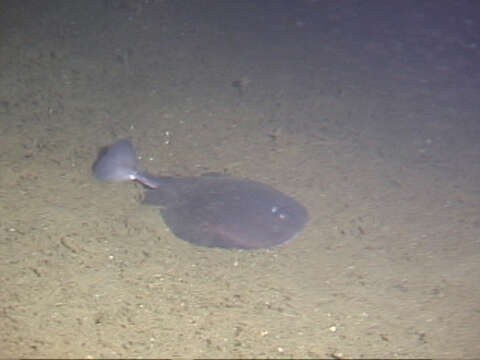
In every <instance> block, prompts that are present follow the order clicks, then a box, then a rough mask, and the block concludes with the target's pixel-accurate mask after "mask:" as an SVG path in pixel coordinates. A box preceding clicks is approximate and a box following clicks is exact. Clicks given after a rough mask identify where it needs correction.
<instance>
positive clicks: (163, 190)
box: [144, 176, 308, 249]
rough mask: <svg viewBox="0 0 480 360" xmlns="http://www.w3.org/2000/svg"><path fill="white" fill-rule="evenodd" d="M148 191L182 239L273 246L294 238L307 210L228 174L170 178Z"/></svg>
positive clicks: (211, 243)
mask: <svg viewBox="0 0 480 360" xmlns="http://www.w3.org/2000/svg"><path fill="white" fill-rule="evenodd" d="M163 181H164V185H163V186H161V187H159V188H157V189H152V190H147V191H146V193H145V198H144V203H146V204H149V205H156V206H160V207H161V210H160V211H161V213H162V216H163V218H164V220H165V222H166V224H167V225H168V226H169V227H170V229H171V230H172V232H173V233H174V234H175V235H176V236H178V237H179V238H181V239H183V240H186V241H189V242H191V243H193V244H197V245H202V246H217V247H223V248H240V249H258V248H269V247H273V246H276V245H279V244H282V243H284V242H287V241H289V240H291V239H292V238H293V237H294V236H295V235H296V234H297V233H298V232H299V231H300V230H301V229H302V228H303V227H304V225H305V223H306V222H307V220H308V215H307V211H306V209H305V208H304V207H303V206H302V205H300V204H299V203H298V202H297V201H296V200H295V199H293V198H291V197H289V196H287V195H284V194H282V193H281V192H279V191H277V190H275V189H274V188H272V187H270V186H268V185H265V184H262V183H258V182H255V181H252V180H247V179H236V178H232V177H228V176H200V177H194V178H170V179H169V181H165V180H163Z"/></svg>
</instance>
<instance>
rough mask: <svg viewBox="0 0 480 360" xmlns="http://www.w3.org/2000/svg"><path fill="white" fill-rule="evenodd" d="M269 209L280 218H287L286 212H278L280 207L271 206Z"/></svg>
mask: <svg viewBox="0 0 480 360" xmlns="http://www.w3.org/2000/svg"><path fill="white" fill-rule="evenodd" d="M270 210H271V211H272V214H273V215H275V216H276V217H277V218H279V219H280V220H285V219H286V218H287V214H285V213H283V212H280V209H279V208H278V206H272V208H271V209H270Z"/></svg>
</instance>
